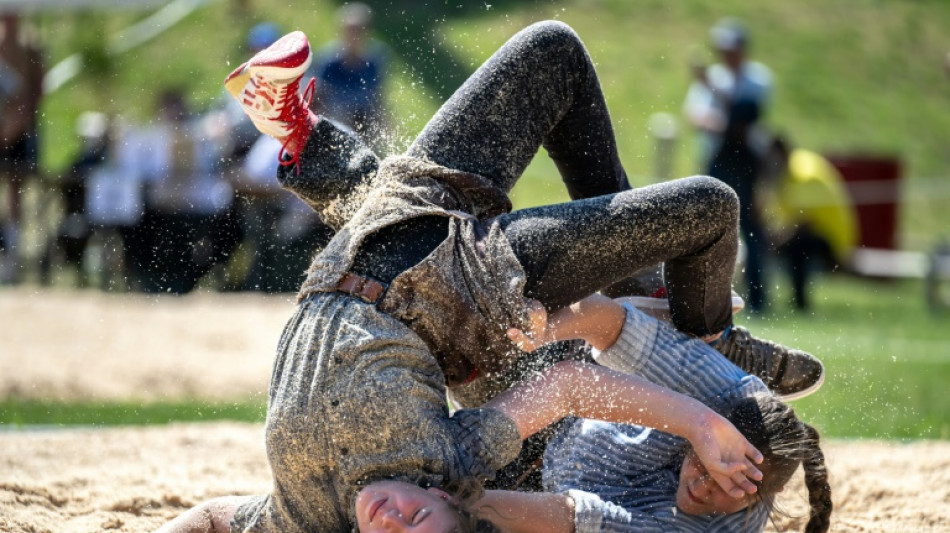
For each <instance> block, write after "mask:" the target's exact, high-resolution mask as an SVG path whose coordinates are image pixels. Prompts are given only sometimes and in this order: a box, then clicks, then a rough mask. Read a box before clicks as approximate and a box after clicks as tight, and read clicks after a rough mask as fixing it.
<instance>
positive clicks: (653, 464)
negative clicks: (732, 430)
mask: <svg viewBox="0 0 950 533" xmlns="http://www.w3.org/2000/svg"><path fill="white" fill-rule="evenodd" d="M624 307H625V308H626V310H627V317H626V321H625V323H624V326H623V330H622V331H621V333H620V338H619V339H618V340H617V342H616V343H614V345H613V346H611V347H610V348H608V349H606V350H604V351H603V352H600V353H597V352H596V351H595V353H594V357H595V359H596V360H597V362H598V363H600V364H602V365H604V366H607V367H610V368H613V369H615V370H618V371H622V372H628V373H632V374H638V375H640V376H643V377H645V378H647V379H649V380H650V381H653V382H654V383H658V384H660V385H663V386H665V387H667V388H670V389H672V390H675V391H677V392H681V393H683V394H687V395H689V396H692V397H694V398H696V399H698V400H700V401H702V402H703V403H705V404H706V405H709V406H710V407H711V408H713V409H714V410H717V411H720V412H722V411H724V410H725V409H726V408H727V407H728V406H729V404H731V403H732V402H733V401H735V400H737V399H739V398H743V397H747V396H751V395H753V394H756V393H763V392H764V393H768V389H767V388H766V387H765V385H764V384H763V383H762V381H761V380H759V379H758V378H757V377H754V376H750V375H748V374H746V373H745V372H743V371H742V370H740V369H739V368H737V367H736V366H735V365H733V364H732V363H730V362H729V361H727V360H726V359H725V358H724V357H723V356H722V355H720V354H719V352H717V351H716V350H715V349H713V348H711V347H709V346H708V345H707V344H706V343H704V342H703V341H701V340H699V339H696V338H694V337H690V336H688V335H686V334H684V333H681V332H679V331H677V330H676V329H674V328H673V327H671V326H670V325H669V324H667V323H665V322H660V321H657V320H656V319H653V318H651V317H649V316H647V315H645V314H643V313H641V312H640V311H638V310H637V309H636V308H634V307H633V306H631V305H629V304H624ZM688 449H689V442H688V441H686V440H685V439H683V438H680V437H677V436H674V435H671V434H669V433H664V432H662V431H658V430H655V429H650V428H645V427H641V426H634V425H623V424H610V423H606V422H600V421H595V420H585V419H576V420H575V421H574V422H573V423H571V424H569V425H567V426H566V428H565V429H564V430H562V432H561V433H559V434H558V435H557V436H556V437H555V438H554V439H553V440H552V441H551V443H550V444H548V447H547V451H546V452H545V456H544V465H545V466H544V471H543V476H544V486H545V490H546V491H549V492H563V493H567V494H568V495H570V496H571V497H572V498H573V499H574V503H575V518H574V522H575V524H574V525H575V529H576V531H577V533H586V532H592V533H593V532H608V533H609V532H627V531H638V532H641V531H647V532H650V531H655V532H661V531H662V532H668V531H682V532H705V531H712V532H730V531H761V530H762V529H764V527H765V523H766V521H767V519H768V512H767V510H766V509H765V507H764V506H756V507H755V508H753V509H752V510H743V511H739V512H736V513H732V514H729V515H719V516H693V515H688V514H686V513H683V512H681V511H680V510H679V509H678V508H677V507H676V489H677V486H678V484H679V471H680V467H681V466H682V463H683V457H684V455H685V453H686V451H687V450H688Z"/></svg>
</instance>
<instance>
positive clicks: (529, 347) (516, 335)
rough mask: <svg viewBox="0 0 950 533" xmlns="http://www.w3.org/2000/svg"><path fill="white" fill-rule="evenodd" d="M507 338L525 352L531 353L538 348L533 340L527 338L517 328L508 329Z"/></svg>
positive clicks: (526, 335)
mask: <svg viewBox="0 0 950 533" xmlns="http://www.w3.org/2000/svg"><path fill="white" fill-rule="evenodd" d="M507 333H508V338H509V339H511V342H513V343H515V345H516V346H517V347H518V349H520V350H524V351H526V352H532V351H534V350H536V349H537V348H538V345H537V344H535V342H534V340H533V339H532V338H531V337H529V336H528V334H526V333H525V332H524V331H521V330H520V329H518V328H508V332H507Z"/></svg>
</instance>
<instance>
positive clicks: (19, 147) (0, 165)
mask: <svg viewBox="0 0 950 533" xmlns="http://www.w3.org/2000/svg"><path fill="white" fill-rule="evenodd" d="M0 19H2V27H0V32H2V33H0V62H2V66H0V68H2V74H3V76H2V77H3V78H6V80H5V81H4V82H3V83H0V86H3V88H2V89H0V91H3V92H5V93H6V96H5V98H0V103H2V104H3V109H2V111H0V176H3V178H4V179H5V181H6V182H7V183H6V188H7V205H6V217H5V219H4V220H2V224H0V234H2V244H3V248H4V255H5V257H4V258H3V263H2V264H0V282H3V283H13V282H16V281H17V280H18V278H19V266H18V265H19V241H20V230H21V224H22V218H23V217H22V215H23V213H22V210H23V206H22V193H23V187H24V184H25V182H26V179H27V178H28V177H29V176H30V175H31V174H33V173H35V172H36V170H37V163H38V140H37V135H36V118H37V109H38V108H39V103H40V99H41V98H42V96H43V71H44V67H43V52H42V50H41V49H40V47H39V45H38V44H37V41H36V37H35V34H34V32H33V31H32V28H29V27H26V26H23V25H21V21H20V16H19V15H18V14H15V13H4V14H2V15H0Z"/></svg>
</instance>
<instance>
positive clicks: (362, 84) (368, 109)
mask: <svg viewBox="0 0 950 533" xmlns="http://www.w3.org/2000/svg"><path fill="white" fill-rule="evenodd" d="M339 22H340V38H339V39H338V40H336V41H333V42H331V43H330V44H328V45H327V46H325V47H324V48H323V49H322V50H321V51H320V52H319V53H318V54H317V55H316V57H315V58H314V62H313V65H312V66H311V67H310V70H309V72H308V74H309V75H310V76H312V77H313V78H314V79H315V80H316V86H315V93H314V98H313V109H314V111H315V112H316V113H319V114H322V115H323V116H325V117H327V118H329V119H331V120H334V121H336V122H338V123H340V124H342V125H344V126H346V127H347V128H350V129H352V130H353V131H355V132H356V133H358V134H359V135H360V137H361V138H362V139H363V140H364V141H365V142H367V143H368V144H370V145H374V146H377V145H379V144H380V143H379V140H380V137H381V136H384V135H385V130H386V122H387V121H386V110H385V106H384V103H383V85H384V82H385V80H386V63H387V59H388V55H389V49H388V47H387V46H386V45H385V44H383V43H381V42H379V41H377V40H375V39H372V38H370V36H369V31H370V26H371V24H372V11H371V10H370V8H369V7H368V6H367V5H365V4H362V3H360V2H352V3H348V4H346V5H344V6H343V7H341V8H340V12H339Z"/></svg>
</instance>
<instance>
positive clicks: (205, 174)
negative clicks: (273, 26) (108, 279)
mask: <svg viewBox="0 0 950 533" xmlns="http://www.w3.org/2000/svg"><path fill="white" fill-rule="evenodd" d="M201 124H202V123H201V122H199V121H197V120H193V119H192V118H191V117H190V114H189V111H188V108H187V105H186V103H185V99H184V94H183V93H182V92H181V91H178V90H167V91H164V92H163V93H162V95H161V96H160V99H159V119H158V121H157V122H156V125H155V127H153V128H151V129H150V130H149V131H147V132H146V139H144V144H143V146H145V147H147V149H146V150H144V151H143V153H142V157H141V158H140V159H141V162H142V163H143V165H144V167H143V168H142V170H143V175H144V178H145V182H146V187H147V188H146V209H145V218H144V220H143V223H142V226H143V227H142V228H140V230H141V231H136V237H135V238H136V240H137V241H138V243H137V245H136V246H135V249H136V250H139V251H141V252H145V253H143V254H142V256H140V257H135V258H134V261H135V263H136V264H135V266H136V268H137V270H138V271H139V272H140V273H141V276H142V279H141V282H142V287H141V288H142V289H143V290H145V291H146V292H171V293H176V294H181V293H186V292H189V291H191V290H192V289H194V288H195V286H196V284H197V282H198V280H200V279H201V277H202V276H204V274H206V273H207V272H208V271H209V270H210V269H211V267H213V266H214V265H215V264H217V263H219V262H223V261H224V259H225V258H226V257H227V256H228V255H229V254H230V252H231V250H233V248H234V247H235V246H236V245H237V242H238V240H239V237H240V236H239V235H238V234H237V233H236V228H235V226H234V225H233V224H232V221H231V206H232V203H233V202H232V201H233V197H234V195H233V191H232V189H231V187H230V185H229V184H228V183H227V182H226V181H225V180H224V179H223V177H222V176H221V174H220V173H219V172H217V170H218V169H217V168H216V167H215V165H216V162H217V157H216V150H215V149H214V147H213V146H209V144H211V141H210V140H209V137H208V136H207V132H205V131H201V130H200V129H199V128H200V126H201Z"/></svg>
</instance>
